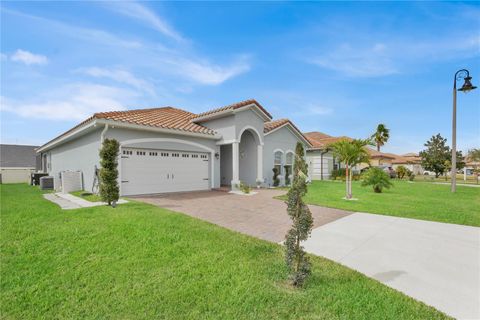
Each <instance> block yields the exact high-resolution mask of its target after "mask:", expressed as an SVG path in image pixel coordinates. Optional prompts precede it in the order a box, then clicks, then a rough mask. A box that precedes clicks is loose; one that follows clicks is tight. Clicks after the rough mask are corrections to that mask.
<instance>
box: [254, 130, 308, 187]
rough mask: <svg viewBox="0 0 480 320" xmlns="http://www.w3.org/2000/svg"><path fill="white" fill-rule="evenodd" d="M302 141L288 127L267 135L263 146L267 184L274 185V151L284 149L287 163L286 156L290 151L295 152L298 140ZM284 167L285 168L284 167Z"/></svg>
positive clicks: (264, 173)
mask: <svg viewBox="0 0 480 320" xmlns="http://www.w3.org/2000/svg"><path fill="white" fill-rule="evenodd" d="M299 141H300V142H301V140H300V139H299V138H297V136H296V135H295V134H294V133H293V132H291V131H290V130H289V129H288V128H287V127H283V128H281V129H278V130H276V131H274V132H272V133H271V134H268V135H265V145H264V146H263V176H264V178H265V183H266V185H267V186H271V185H273V171H272V169H273V161H274V151H275V150H277V149H278V150H281V151H283V155H282V163H283V164H285V159H286V158H285V157H286V153H287V152H288V151H291V152H295V147H296V145H297V142H299ZM282 169H283V168H282Z"/></svg>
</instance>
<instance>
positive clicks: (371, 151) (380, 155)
mask: <svg viewBox="0 0 480 320" xmlns="http://www.w3.org/2000/svg"><path fill="white" fill-rule="evenodd" d="M367 150H368V153H369V154H370V157H371V158H385V159H395V158H397V157H398V155H396V154H393V153H385V152H379V151H377V150H374V149H372V148H367Z"/></svg>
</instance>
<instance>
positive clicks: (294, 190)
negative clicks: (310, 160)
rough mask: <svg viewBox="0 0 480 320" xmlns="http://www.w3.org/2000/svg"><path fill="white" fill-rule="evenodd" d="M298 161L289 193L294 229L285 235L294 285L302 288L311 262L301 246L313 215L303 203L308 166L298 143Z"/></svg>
mask: <svg viewBox="0 0 480 320" xmlns="http://www.w3.org/2000/svg"><path fill="white" fill-rule="evenodd" d="M295 154H296V161H295V164H294V167H293V181H292V186H291V187H290V189H289V190H288V193H287V212H288V215H289V216H290V218H291V219H292V227H291V229H290V230H289V231H288V232H287V234H286V235H285V242H284V243H285V261H286V263H287V267H288V270H289V272H290V280H291V281H292V285H293V286H296V287H300V286H302V285H303V284H304V282H305V279H306V278H307V277H308V276H309V275H310V273H311V269H310V261H309V259H308V257H307V255H306V253H305V251H304V250H303V247H302V245H301V242H302V241H305V240H307V239H308V237H309V235H310V233H311V232H312V227H313V218H312V213H311V212H310V209H309V208H308V206H307V205H306V204H305V202H303V196H304V195H305V194H306V193H307V182H306V181H307V172H308V171H307V164H306V163H305V160H304V158H303V157H304V152H303V145H302V144H301V143H297V147H296V150H295Z"/></svg>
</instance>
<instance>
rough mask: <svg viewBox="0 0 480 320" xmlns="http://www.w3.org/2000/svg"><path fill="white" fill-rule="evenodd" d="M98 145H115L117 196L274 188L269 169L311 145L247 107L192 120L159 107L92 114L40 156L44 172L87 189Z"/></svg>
mask: <svg viewBox="0 0 480 320" xmlns="http://www.w3.org/2000/svg"><path fill="white" fill-rule="evenodd" d="M104 138H110V139H116V140H118V141H119V143H120V157H119V165H118V168H119V185H120V194H121V195H137V194H149V193H164V192H180V191H194V190H209V189H212V188H218V187H220V186H230V187H232V188H233V189H235V188H236V186H237V185H238V184H239V183H240V181H243V182H245V183H247V184H249V185H252V186H254V185H257V184H258V185H262V186H270V185H272V183H273V182H272V177H273V171H272V168H273V167H274V166H279V167H280V168H281V172H282V173H284V172H285V166H292V165H293V159H294V152H295V146H296V144H297V142H301V143H303V144H304V145H305V147H306V148H307V147H310V143H309V142H308V140H307V139H306V138H305V137H304V136H303V134H302V133H301V132H300V130H298V128H296V127H295V125H293V123H292V122H291V121H289V120H287V119H282V120H276V121H272V116H271V115H270V113H268V111H267V110H265V109H264V108H263V107H262V106H261V105H260V104H259V103H258V102H257V101H255V100H247V101H242V102H239V103H236V104H232V105H229V106H225V107H222V108H218V109H214V110H210V111H207V112H204V113H200V114H194V113H191V112H188V111H185V110H181V109H177V108H172V107H164V108H152V109H138V110H128V111H116V112H102V113H96V114H94V115H93V116H91V117H90V118H88V119H86V120H85V121H83V122H82V123H80V124H79V125H77V126H75V127H74V128H72V129H70V130H69V131H67V132H65V133H64V134H62V135H60V136H58V137H56V138H55V139H53V140H51V141H49V142H47V143H46V144H45V145H43V146H41V147H40V148H39V149H38V152H39V153H40V154H41V155H42V159H43V166H44V167H45V168H46V169H47V171H48V172H49V173H50V174H51V175H53V176H54V178H55V188H56V189H57V190H58V189H59V187H60V185H61V183H60V181H59V179H60V173H61V172H63V171H80V172H81V173H82V175H83V187H84V189H85V190H90V189H92V186H93V183H94V172H95V167H96V166H97V167H98V166H99V161H100V159H99V149H100V147H101V141H102V140H103V139H104Z"/></svg>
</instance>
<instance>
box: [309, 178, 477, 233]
mask: <svg viewBox="0 0 480 320" xmlns="http://www.w3.org/2000/svg"><path fill="white" fill-rule="evenodd" d="M393 183H394V186H393V187H392V188H391V189H389V190H385V189H384V191H383V193H374V192H373V190H372V187H362V186H360V182H359V181H354V182H353V185H352V192H353V197H354V198H358V201H346V200H344V199H342V198H343V197H345V182H336V181H313V182H312V184H311V185H310V186H309V188H308V194H307V195H306V196H305V201H306V202H307V203H309V204H316V205H320V206H325V207H330V208H338V209H344V210H349V211H360V212H369V213H377V214H383V215H389V216H397V217H405V218H412V219H421V220H430V221H438V222H446V223H455V224H462V225H470V226H477V227H479V226H480V209H479V208H480V188H475V187H463V186H459V187H458V188H457V192H456V193H451V192H450V186H448V185H438V184H432V183H422V182H415V183H409V182H407V181H398V180H397V181H394V182H393Z"/></svg>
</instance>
